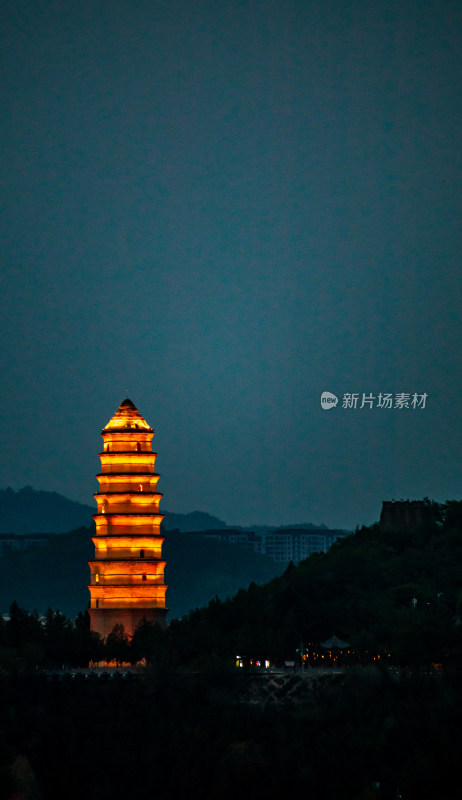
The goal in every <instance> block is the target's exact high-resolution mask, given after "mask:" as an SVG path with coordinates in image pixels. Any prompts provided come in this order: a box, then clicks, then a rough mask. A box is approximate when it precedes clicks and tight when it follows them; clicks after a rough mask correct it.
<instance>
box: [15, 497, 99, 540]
mask: <svg viewBox="0 0 462 800" xmlns="http://www.w3.org/2000/svg"><path fill="white" fill-rule="evenodd" d="M94 513H95V511H94V509H93V508H91V506H86V505H84V504H83V503H78V502H77V501H76V500H68V498H67V497H63V495H61V494H58V493H57V492H46V491H38V490H36V489H33V488H32V486H24V488H23V489H19V491H17V492H16V491H14V489H11V488H10V487H8V488H7V489H0V533H19V534H21V533H67V532H68V531H70V530H74V529H75V528H80V527H81V526H83V525H89V524H90V522H91V518H92V515H93V514H94Z"/></svg>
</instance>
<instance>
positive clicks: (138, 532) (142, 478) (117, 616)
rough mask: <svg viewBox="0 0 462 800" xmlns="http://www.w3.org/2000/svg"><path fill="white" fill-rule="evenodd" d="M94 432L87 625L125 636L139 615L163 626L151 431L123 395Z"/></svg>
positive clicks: (157, 497)
mask: <svg viewBox="0 0 462 800" xmlns="http://www.w3.org/2000/svg"><path fill="white" fill-rule="evenodd" d="M101 435H102V437H103V442H104V445H103V452H102V453H100V459H101V473H100V474H99V475H97V476H96V477H97V479H98V482H99V492H98V493H97V494H95V499H96V502H97V504H98V512H97V514H95V515H94V517H93V519H94V520H95V523H96V536H95V538H94V539H93V542H94V545H95V560H94V561H90V571H91V578H90V586H89V589H90V594H91V601H90V618H91V628H92V630H94V631H97V632H98V633H100V634H101V635H102V636H104V637H106V636H107V635H108V633H110V632H111V630H112V628H113V627H114V625H115V624H116V623H121V624H122V625H123V626H124V628H125V631H126V632H127V633H128V634H129V636H132V635H133V633H134V630H135V628H136V626H137V624H138V622H139V621H140V620H141V619H143V618H145V619H147V620H148V621H154V622H160V623H161V624H162V623H164V622H165V616H166V613H167V609H166V608H165V592H166V590H167V587H166V585H165V583H164V568H165V561H162V542H163V541H164V537H163V536H162V534H161V532H160V524H161V522H162V520H163V515H162V514H159V501H160V499H161V497H162V495H161V494H158V492H157V491H156V487H157V481H158V479H159V475H156V473H155V472H154V463H155V460H156V455H157V453H153V452H152V437H153V436H154V431H153V430H152V428H150V426H149V425H148V423H147V422H146V420H145V419H143V417H142V416H141V414H140V412H139V411H138V409H137V408H136V407H135V406H134V405H133V403H132V401H131V400H128V399H127V400H124V401H123V403H121V405H120V406H119V408H118V409H117V411H116V413H115V414H114V416H113V417H112V419H110V420H109V422H108V424H107V425H106V427H105V428H103V430H102V432H101Z"/></svg>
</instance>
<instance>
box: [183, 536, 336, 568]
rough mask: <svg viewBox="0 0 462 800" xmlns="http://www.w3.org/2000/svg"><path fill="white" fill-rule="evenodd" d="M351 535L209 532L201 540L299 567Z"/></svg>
mask: <svg viewBox="0 0 462 800" xmlns="http://www.w3.org/2000/svg"><path fill="white" fill-rule="evenodd" d="M350 533H351V531H346V530H341V529H336V530H330V529H326V528H322V529H319V530H318V529H312V528H309V529H308V528H265V529H262V530H258V531H248V530H239V529H227V528H225V529H223V530H210V531H203V532H201V533H200V534H198V535H200V536H205V537H208V538H210V539H219V540H220V541H221V542H230V543H231V544H238V545H240V546H241V547H246V548H247V549H249V550H253V552H255V553H260V554H261V555H264V556H269V558H272V559H273V560H274V561H280V562H287V563H288V562H289V561H293V562H294V563H298V562H299V561H303V560H304V559H305V558H308V556H311V555H312V554H313V553H321V552H324V553H325V552H327V550H329V548H330V547H332V545H333V544H334V542H336V541H337V539H340V538H343V537H344V536H348V535H349V534H350Z"/></svg>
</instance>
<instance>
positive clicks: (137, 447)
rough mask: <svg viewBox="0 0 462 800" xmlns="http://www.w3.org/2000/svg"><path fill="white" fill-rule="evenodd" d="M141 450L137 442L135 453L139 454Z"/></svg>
mask: <svg viewBox="0 0 462 800" xmlns="http://www.w3.org/2000/svg"><path fill="white" fill-rule="evenodd" d="M140 450H141V445H140V443H139V442H137V443H136V452H137V453H139V452H140Z"/></svg>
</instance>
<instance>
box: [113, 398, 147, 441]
mask: <svg viewBox="0 0 462 800" xmlns="http://www.w3.org/2000/svg"><path fill="white" fill-rule="evenodd" d="M136 429H138V430H143V431H152V428H151V427H150V426H149V425H148V423H147V422H146V420H145V419H144V418H143V417H142V416H141V414H140V412H139V411H138V409H137V408H136V406H135V405H134V404H133V403H132V401H131V400H129V399H128V397H127V399H126V400H124V401H123V403H121V404H120V406H119V408H118V409H117V411H116V413H115V414H114V416H113V417H111V419H110V420H109V422H108V424H107V425H106V427H105V428H103V433H104V432H105V431H130V430H136Z"/></svg>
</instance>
